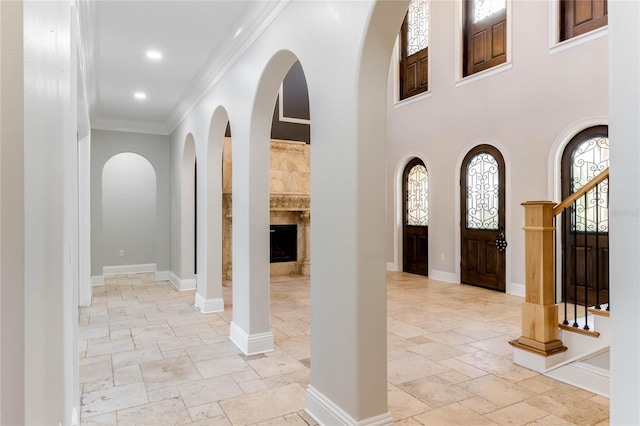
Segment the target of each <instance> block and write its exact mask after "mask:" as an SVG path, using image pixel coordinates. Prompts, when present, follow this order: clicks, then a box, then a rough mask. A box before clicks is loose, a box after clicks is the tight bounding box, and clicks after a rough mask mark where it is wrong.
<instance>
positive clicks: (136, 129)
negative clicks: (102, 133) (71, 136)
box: [91, 118, 169, 136]
mask: <svg viewBox="0 0 640 426" xmlns="http://www.w3.org/2000/svg"><path fill="white" fill-rule="evenodd" d="M91 129H92V130H112V131H116V132H131V133H145V134H150V135H162V136H168V135H169V132H168V129H167V127H166V126H165V125H164V124H163V123H156V122H148V121H134V120H116V119H109V118H95V119H93V120H92V121H91Z"/></svg>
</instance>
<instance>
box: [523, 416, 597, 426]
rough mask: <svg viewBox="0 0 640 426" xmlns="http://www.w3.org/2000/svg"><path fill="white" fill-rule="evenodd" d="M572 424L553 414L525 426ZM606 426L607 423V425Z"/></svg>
mask: <svg viewBox="0 0 640 426" xmlns="http://www.w3.org/2000/svg"><path fill="white" fill-rule="evenodd" d="M571 424H573V423H569V422H567V421H565V420H563V419H561V418H560V417H557V416H554V415H553V414H549V415H547V416H545V417H542V418H540V419H538V420H536V421H534V422H531V423H527V426H534V425H535V426H537V425H540V426H542V425H571ZM607 425H608V423H607Z"/></svg>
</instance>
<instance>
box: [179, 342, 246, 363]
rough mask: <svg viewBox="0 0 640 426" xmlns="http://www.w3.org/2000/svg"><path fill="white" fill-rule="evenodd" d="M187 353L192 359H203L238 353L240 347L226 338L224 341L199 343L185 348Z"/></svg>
mask: <svg viewBox="0 0 640 426" xmlns="http://www.w3.org/2000/svg"><path fill="white" fill-rule="evenodd" d="M186 351H187V354H189V356H190V357H191V359H192V360H193V361H205V360H208V359H213V358H221V357H226V356H231V355H238V354H240V353H241V352H240V349H238V347H237V346H236V345H235V344H233V343H232V342H231V341H229V340H228V339H227V340H226V341H225V342H221V343H213V344H209V345H200V346H194V347H190V348H186Z"/></svg>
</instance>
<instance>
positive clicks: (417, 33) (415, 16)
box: [400, 0, 429, 99]
mask: <svg viewBox="0 0 640 426" xmlns="http://www.w3.org/2000/svg"><path fill="white" fill-rule="evenodd" d="M428 89H429V0H411V3H410V4H409V9H408V10H407V16H406V17H405V18H404V22H403V23H402V28H401V29H400V99H406V98H409V97H411V96H414V95H417V94H419V93H423V92H426V91H427V90H428Z"/></svg>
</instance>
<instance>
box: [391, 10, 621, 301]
mask: <svg viewBox="0 0 640 426" xmlns="http://www.w3.org/2000/svg"><path fill="white" fill-rule="evenodd" d="M509 5H510V7H511V15H510V16H511V18H510V22H511V28H512V30H511V35H512V36H511V38H510V39H508V43H510V46H511V53H512V54H511V57H510V58H508V61H509V62H510V63H511V65H510V66H509V65H507V66H506V67H504V68H507V69H506V70H505V71H504V72H500V73H497V74H495V75H491V76H488V77H486V78H482V79H477V78H474V77H471V78H467V79H465V80H463V81H460V82H457V81H456V76H457V75H458V74H459V70H457V66H459V65H460V61H459V60H458V59H457V58H458V56H459V55H460V54H461V53H460V49H458V43H459V37H458V38H457V37H455V35H456V34H457V33H459V32H460V26H459V24H457V22H459V19H460V17H459V13H458V8H459V2H453V1H432V2H431V43H430V46H429V50H430V51H429V61H430V62H431V73H430V75H429V86H430V96H427V97H422V98H420V99H419V100H417V101H413V102H402V103H399V104H396V103H395V102H394V97H395V96H396V95H395V91H396V89H395V85H396V75H395V74H394V73H393V72H392V73H390V76H389V84H388V107H387V119H388V127H387V200H388V201H389V202H388V203H387V261H388V262H391V263H393V264H394V266H395V267H398V268H399V267H400V263H401V260H402V259H401V256H402V251H401V241H402V240H401V232H400V231H401V227H400V223H401V222H400V217H399V215H398V210H399V209H398V203H399V202H401V198H400V197H398V194H397V193H396V188H397V186H398V182H397V179H398V176H397V174H396V170H397V169H399V170H400V172H401V171H402V168H403V167H404V164H406V161H407V159H406V157H407V153H410V152H414V153H417V154H420V156H421V158H423V159H424V160H426V162H427V164H429V165H430V167H429V187H430V193H429V203H430V206H431V208H430V228H429V271H430V274H433V275H436V276H444V277H450V278H452V279H453V278H455V279H456V280H459V260H460V253H459V251H460V248H459V246H460V242H459V239H460V236H459V223H460V212H459V173H460V171H459V170H460V164H461V160H462V158H463V157H464V155H465V154H466V152H467V151H468V150H469V149H470V148H472V147H473V146H475V145H478V144H480V143H490V144H493V145H494V146H496V147H498V148H499V149H500V150H501V152H502V154H503V156H504V158H505V162H506V168H507V176H506V177H507V183H506V185H507V188H506V197H507V200H506V203H507V206H506V210H507V218H506V220H507V227H506V232H505V233H506V237H507V241H508V243H509V247H508V249H507V265H508V267H507V277H506V279H507V292H513V293H518V292H520V291H521V290H523V287H522V285H523V284H524V233H523V231H522V229H521V228H522V223H523V219H524V216H523V209H522V207H521V206H520V203H521V202H523V201H526V200H538V199H549V198H550V197H552V194H550V193H549V189H548V188H549V185H548V179H549V178H548V176H549V170H548V158H549V156H550V153H551V148H552V145H553V144H554V142H555V141H556V138H557V137H558V135H560V134H561V133H563V131H564V130H565V129H566V128H568V127H570V126H572V124H574V123H576V122H578V121H581V120H585V119H594V118H595V119H600V120H605V122H606V117H607V113H608V98H607V95H608V88H607V82H608V80H607V76H608V73H607V60H608V56H607V54H608V48H607V37H606V35H605V36H604V37H601V38H598V39H595V40H592V41H589V42H586V43H584V44H580V45H574V46H573V47H571V48H568V49H565V50H561V51H555V50H554V51H553V52H552V51H551V50H550V49H549V47H550V42H549V32H550V25H552V24H550V19H551V18H550V10H551V9H550V6H549V2H540V1H513V2H509ZM392 65H393V61H392ZM509 67H510V68H509ZM393 68H394V67H392V71H393ZM565 142H566V141H565ZM615 143H616V142H615V141H613V142H612V149H615ZM392 200H395V201H393V202H392ZM441 255H444V261H441Z"/></svg>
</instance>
